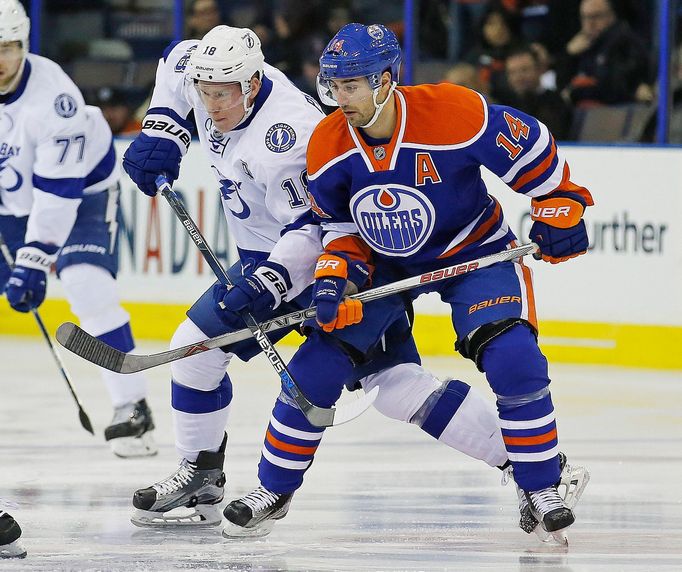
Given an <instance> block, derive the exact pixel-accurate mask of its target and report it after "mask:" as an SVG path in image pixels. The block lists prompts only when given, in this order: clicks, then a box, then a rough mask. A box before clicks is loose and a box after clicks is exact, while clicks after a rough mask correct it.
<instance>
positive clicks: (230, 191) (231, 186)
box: [220, 179, 251, 220]
mask: <svg viewBox="0 0 682 572" xmlns="http://www.w3.org/2000/svg"><path fill="white" fill-rule="evenodd" d="M241 188H242V183H241V181H233V180H231V179H220V195H221V196H222V197H223V200H224V201H225V204H226V206H227V208H228V209H230V212H231V213H232V214H233V215H234V216H236V217H237V218H238V219H241V220H244V219H246V218H249V216H250V215H251V209H250V208H249V205H247V204H246V203H245V202H244V199H242V198H241V197H240V196H239V191H240V190H241ZM233 206H234V207H236V208H237V210H235V209H234V208H232V207H233Z"/></svg>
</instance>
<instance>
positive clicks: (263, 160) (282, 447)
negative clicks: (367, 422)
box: [124, 26, 507, 534]
mask: <svg viewBox="0 0 682 572" xmlns="http://www.w3.org/2000/svg"><path fill="white" fill-rule="evenodd" d="M192 118H193V121H192ZM321 119H322V114H321V112H320V111H319V109H318V107H317V106H316V104H315V102H314V101H313V100H312V99H311V98H309V97H308V96H306V95H304V94H303V93H301V92H300V91H299V90H297V89H296V88H295V87H294V86H293V84H291V82H289V80H288V79H287V78H286V77H285V76H284V75H283V74H282V73H281V72H280V71H278V70H277V69H275V68H273V67H272V66H269V65H268V64H266V63H264V61H263V55H262V52H261V50H260V41H259V40H258V38H257V36H256V35H255V34H254V33H253V32H252V31H251V30H248V29H236V28H230V27H228V26H218V27H216V28H214V29H213V30H211V31H210V32H209V33H208V34H207V35H206V36H205V37H204V38H203V39H202V40H201V41H197V40H187V41H184V42H180V43H178V44H173V45H171V46H170V47H169V48H168V49H167V50H166V51H165V52H164V54H163V57H162V58H161V59H160V61H159V67H158V70H157V76H156V86H155V89H154V93H153V95H152V99H151V106H150V108H149V110H148V112H147V115H146V117H145V119H144V121H143V129H142V133H141V134H140V135H139V136H138V137H137V138H136V139H135V140H134V141H133V143H132V144H131V146H130V147H129V148H128V150H127V151H126V153H125V156H124V168H125V170H126V172H127V173H128V174H129V175H130V176H131V178H132V179H133V181H135V183H136V184H137V185H138V187H139V188H140V189H141V190H142V191H143V192H144V193H146V194H148V195H151V196H153V195H155V194H156V185H155V180H156V177H157V176H158V175H159V174H161V173H163V174H165V175H166V176H167V177H168V178H169V179H170V180H172V181H174V180H176V179H177V178H178V176H179V169H180V163H181V160H182V157H183V156H184V154H185V153H186V152H187V149H188V146H189V144H190V141H191V133H192V132H193V130H194V129H195V125H196V130H197V132H198V137H199V140H200V145H201V147H202V150H203V152H204V153H205V155H206V157H207V158H208V159H209V161H210V163H211V169H212V171H213V173H214V175H215V176H216V179H217V181H218V184H219V186H220V192H221V195H222V201H223V203H222V204H223V209H224V212H225V216H226V218H227V221H228V224H229V227H230V230H231V232H232V234H233V236H234V237H235V241H236V243H237V249H238V253H239V261H238V262H237V263H236V264H234V265H233V266H232V267H231V268H230V269H229V270H228V274H229V275H230V277H231V280H232V281H233V283H234V284H235V286H234V287H233V288H231V289H230V292H229V293H227V294H226V292H225V288H224V287H222V286H220V285H219V284H216V285H214V287H213V288H211V289H209V290H207V291H206V292H205V293H204V294H203V295H202V296H201V297H200V298H199V299H198V300H197V302H195V304H194V305H193V306H192V307H191V308H190V309H189V311H188V312H187V319H186V320H185V321H184V322H183V323H182V324H181V325H180V326H179V327H178V329H177V330H176V332H175V334H174V336H173V339H172V342H171V346H172V347H179V346H183V345H186V344H190V343H194V342H197V341H200V340H203V339H205V338H207V337H212V336H216V335H220V334H223V333H225V332H226V331H231V330H236V329H241V328H243V326H244V323H243V320H242V318H241V317H240V314H239V312H240V311H242V310H243V309H244V308H248V309H249V310H250V311H251V312H252V313H253V314H254V315H255V316H256V318H257V320H259V321H263V320H266V319H269V318H271V317H272V316H273V315H276V314H280V313H287V312H291V311H294V310H297V309H301V308H303V307H307V306H309V304H310V301H311V288H310V284H311V281H312V278H313V272H314V266H315V263H316V260H317V257H318V255H319V253H320V252H321V243H320V236H319V228H318V227H317V226H316V225H314V224H311V222H312V221H311V217H310V216H309V215H310V205H309V202H308V197H307V193H306V184H307V178H306V171H305V150H306V146H307V141H308V138H309V136H310V134H311V132H312V130H313V128H314V127H315V126H316V125H317V123H318V122H319V121H320V120H321ZM218 302H223V303H224V304H225V305H226V306H227V311H225V310H221V309H219V308H218V304H217V303H218ZM401 307H402V306H401ZM402 315H403V319H402V320H397V321H396V322H395V327H393V326H391V328H389V331H387V332H386V338H387V340H388V341H387V350H386V351H381V350H378V351H376V352H375V353H374V359H373V360H372V361H370V362H369V363H366V364H364V365H362V366H359V367H358V368H357V374H356V375H357V378H361V383H362V385H363V387H364V389H365V390H369V389H371V388H373V387H375V386H377V385H378V386H379V387H380V392H379V397H378V399H377V401H376V402H375V406H376V407H377V409H378V410H379V411H381V412H382V413H384V414H385V415H387V416H389V417H392V418H395V419H400V420H402V421H405V422H410V423H413V424H416V425H418V426H419V427H421V428H422V429H423V430H424V431H425V432H426V433H428V434H429V435H431V436H433V437H435V438H436V439H438V440H440V441H442V442H444V443H446V444H448V445H449V446H451V447H453V448H455V449H458V450H460V451H463V452H465V453H466V454H469V455H471V456H473V457H475V458H478V459H482V460H484V461H485V462H486V463H488V464H489V465H491V466H501V465H504V464H505V463H506V461H507V457H506V453H505V452H504V447H503V443H502V440H501V438H500V430H499V427H498V426H497V421H496V414H495V411H494V409H493V408H492V405H491V404H489V403H487V402H486V401H485V400H483V399H482V398H481V396H480V395H479V394H478V393H477V392H476V391H475V390H473V389H472V388H470V387H469V386H468V385H466V384H464V383H462V382H459V381H457V380H449V381H446V382H444V383H442V382H440V381H439V380H437V379H435V378H434V377H433V376H432V375H431V374H430V373H429V372H427V371H425V370H424V369H423V368H421V366H420V365H419V363H420V362H419V356H418V354H417V352H416V348H415V346H414V341H413V339H412V337H411V335H410V333H409V324H408V323H407V320H406V319H405V318H404V308H402ZM286 333H288V331H287V330H285V331H280V332H277V333H275V334H274V335H270V336H269V337H271V339H272V341H273V342H274V341H277V340H279V339H281V337H283V335H285V334H286ZM300 351H301V350H299V352H297V356H298V355H299V353H300ZM259 352H260V348H259V346H258V344H257V343H255V341H253V340H247V341H244V342H240V343H239V344H235V345H232V346H230V347H229V348H224V349H215V350H210V351H208V352H203V353H201V354H199V355H196V356H193V357H190V358H187V359H184V360H181V361H176V362H173V363H172V365H171V374H172V380H171V394H172V407H173V417H174V429H175V442H176V449H177V451H178V454H179V456H180V457H181V461H180V466H179V468H178V469H177V470H176V471H175V472H173V473H172V474H171V475H170V476H168V477H167V478H165V479H163V480H161V481H159V482H157V483H156V484H154V485H152V486H150V487H148V488H144V489H140V490H138V491H136V492H135V494H134V496H133V505H134V506H135V508H136V509H137V511H136V512H135V513H134V515H133V517H132V522H133V523H134V524H136V525H139V526H185V525H187V526H210V525H217V524H219V523H220V521H221V517H220V513H219V511H218V507H217V505H218V503H220V501H221V500H222V499H223V491H224V485H225V475H224V473H223V463H224V458H225V447H226V442H227V435H226V434H225V426H226V423H227V420H228V417H229V412H230V407H231V401H232V390H233V388H232V382H231V380H230V377H229V376H228V374H227V373H226V369H227V366H228V364H229V362H230V360H231V358H232V357H233V356H234V355H237V356H238V357H240V359H242V360H245V361H246V360H249V359H251V358H252V357H253V356H255V355H256V354H258V353H259ZM356 357H357V356H356ZM295 359H296V358H294V360H292V363H293V362H294V361H295ZM325 365H326V370H327V371H333V362H330V363H326V364H325ZM302 370H305V368H302ZM320 371H321V370H318V374H317V375H318V376H319V372H320ZM322 377H324V376H322ZM279 402H281V403H289V404H291V403H293V402H292V401H291V398H289V397H288V396H287V395H286V394H285V393H281V394H280V397H279ZM276 411H277V408H276V409H275V410H274V411H273V417H272V418H271V422H270V425H269V427H268V434H267V436H266V441H265V443H264V447H263V454H264V455H265V457H266V458H267V463H266V464H272V465H276V466H279V467H283V468H288V469H291V473H290V474H291V478H292V479H293V480H298V479H301V478H302V475H303V472H304V471H305V469H306V468H307V467H308V466H309V464H310V461H309V459H308V457H312V452H311V451H314V449H315V448H316V447H317V443H318V442H319V440H320V438H321V436H322V432H320V433H319V435H318V434H316V435H314V436H312V437H311V436H309V435H308V434H307V433H306V435H303V434H302V432H301V431H299V430H298V429H297V427H296V424H297V420H296V419H295V417H296V416H295V415H293V416H289V417H286V416H285V417H278V416H277V415H278V414H277V412H276ZM298 414H299V415H300V411H299V412H298ZM306 439H313V441H312V442H308V443H309V444H310V445H311V446H301V440H306ZM262 465H263V463H262ZM261 468H264V470H265V471H266V472H267V467H261ZM281 492H282V494H279V491H277V490H274V489H270V490H265V489H263V491H260V490H259V491H255V495H253V494H252V496H253V498H256V497H258V496H259V494H260V495H262V498H261V499H260V500H258V499H257V500H254V501H253V503H255V504H252V505H250V506H252V508H253V507H256V506H258V507H259V510H260V513H259V514H258V515H256V514H255V512H256V509H255V508H253V511H254V513H253V514H251V516H254V517H255V518H256V519H258V518H260V516H262V515H266V516H267V515H271V514H272V511H273V510H277V511H278V514H279V515H281V516H284V514H286V510H287V509H288V506H289V503H290V500H291V495H290V494H286V491H281ZM249 498H251V497H249ZM263 499H264V500H263ZM246 502H247V503H248V502H249V499H247V501H246ZM233 504H234V503H233ZM231 516H232V513H230V515H228V514H227V513H226V517H227V518H228V520H229V519H230V518H231ZM281 516H280V517H281ZM247 520H248V518H247ZM233 524H234V523H230V525H233ZM271 524H272V523H271V522H270V523H267V524H266V526H268V525H269V526H270V528H271ZM237 526H238V527H239V526H241V524H239V523H238V524H237ZM247 532H248V531H247ZM250 532H258V533H260V534H262V533H263V532H264V530H263V527H253V526H252V527H250ZM265 533H267V530H266V531H265Z"/></svg>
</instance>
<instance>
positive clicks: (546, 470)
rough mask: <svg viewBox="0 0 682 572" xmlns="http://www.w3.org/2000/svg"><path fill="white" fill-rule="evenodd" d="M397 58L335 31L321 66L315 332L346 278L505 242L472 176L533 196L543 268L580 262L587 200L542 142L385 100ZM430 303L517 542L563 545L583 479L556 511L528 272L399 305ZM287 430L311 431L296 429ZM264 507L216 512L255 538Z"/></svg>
mask: <svg viewBox="0 0 682 572" xmlns="http://www.w3.org/2000/svg"><path fill="white" fill-rule="evenodd" d="M400 60H401V50H400V46H399V44H398V42H397V40H396V38H395V35H394V34H393V33H392V32H391V31H390V30H388V29H387V28H385V27H384V26H381V25H372V26H363V25H360V24H349V25H347V26H345V27H344V28H342V29H341V30H340V31H339V32H338V34H337V35H336V36H335V37H334V38H333V39H332V40H331V42H330V43H329V45H328V46H327V48H326V49H325V51H324V53H323V55H322V57H321V59H320V75H319V78H320V82H319V83H320V95H321V96H322V97H324V98H325V99H324V101H325V103H327V104H335V105H338V106H339V107H340V109H339V110H337V111H335V112H334V113H332V114H331V115H329V116H328V117H326V118H325V119H324V120H323V121H322V122H320V123H319V124H318V126H317V127H316V128H315V131H314V133H313V135H312V137H311V140H310V143H309V146H308V152H307V166H308V178H309V188H308V190H309V192H310V196H311V201H312V205H313V206H312V208H313V212H314V213H315V216H316V218H317V220H318V222H319V223H320V224H321V226H322V231H323V244H324V247H325V253H324V254H323V255H322V256H321V257H320V259H319V262H318V265H317V271H316V278H317V280H316V282H315V287H314V300H315V303H316V305H317V319H318V321H319V324H320V325H321V326H322V327H323V328H324V329H325V331H332V330H333V328H334V327H335V325H336V324H337V321H338V320H339V316H340V314H339V313H338V311H337V308H338V307H339V304H343V303H344V296H345V294H346V293H347V290H346V288H347V286H348V283H349V282H350V281H355V279H354V278H352V274H351V272H352V271H353V269H355V268H357V267H358V266H360V267H362V268H364V269H365V270H366V271H367V274H368V275H371V274H372V270H373V279H374V281H375V283H376V281H377V280H386V279H387V277H390V278H391V279H394V280H395V279H400V278H404V277H407V276H411V275H416V274H420V273H423V272H426V271H429V270H435V269H438V268H441V267H443V266H444V265H446V264H456V263H458V262H460V261H465V260H469V259H474V258H478V257H480V256H483V255H486V254H491V253H493V252H497V251H500V250H503V249H505V248H508V247H509V246H510V245H512V244H513V243H514V240H515V237H514V235H513V233H512V231H511V230H510V228H509V226H508V225H507V223H506V222H505V220H504V217H503V215H502V209H501V206H500V204H499V203H498V202H497V200H495V199H494V198H493V197H492V196H491V195H489V194H488V193H487V191H486V187H485V184H484V183H483V181H482V179H481V172H480V171H481V166H486V167H487V168H489V169H490V170H491V171H493V172H494V173H495V174H497V175H498V176H499V177H500V178H501V179H502V180H503V181H505V182H506V183H507V184H508V185H509V186H510V187H511V188H512V189H514V190H515V191H517V192H519V193H522V194H525V195H526V196H528V197H529V198H531V206H532V209H531V216H532V219H533V221H534V223H533V226H532V228H531V231H530V237H531V239H532V240H533V241H535V242H537V243H538V245H539V246H540V252H541V257H542V258H543V259H544V260H546V261H548V262H551V263H558V262H563V261H565V260H567V259H569V258H572V257H575V256H577V255H579V254H582V253H584V252H585V251H586V250H587V244H588V241H587V234H586V231H585V224H584V222H583V220H582V213H583V211H584V209H585V207H586V206H589V205H591V204H592V197H591V196H590V193H589V192H588V191H587V189H585V188H583V187H580V186H578V185H575V184H573V183H572V182H571V181H570V172H569V169H568V165H567V163H566V161H565V160H564V158H563V156H562V154H561V151H560V150H558V149H557V146H556V143H555V141H554V139H553V137H552V136H551V134H550V133H549V132H548V130H547V128H546V127H545V126H544V125H542V124H541V123H539V122H538V121H537V120H536V119H534V118H532V117H530V116H527V115H525V114H523V113H521V112H519V111H517V110H515V109H512V108H508V107H501V106H495V105H489V104H488V103H487V102H486V101H485V99H484V98H483V97H482V96H481V95H479V94H478V93H476V92H474V91H471V90H469V89H465V88H462V87H458V86H453V85H449V84H441V85H423V86H415V87H397V81H398V72H399V67H400ZM355 274H356V275H357V272H355ZM357 285H358V286H360V287H362V286H363V284H362V283H360V284H357ZM432 291H433V292H438V294H439V295H440V297H441V299H442V300H443V301H444V302H446V303H448V304H450V305H451V307H452V319H453V325H454V328H455V331H456V334H457V344H456V348H457V349H458V350H459V351H460V353H461V354H462V355H463V356H465V357H467V358H470V359H471V360H473V361H474V363H475V364H476V365H477V367H478V368H479V369H480V370H481V371H483V372H485V374H486V377H487V379H488V381H489V383H490V386H491V388H492V389H493V392H494V393H495V396H496V398H497V409H498V414H499V421H500V425H501V428H502V434H503V437H504V443H505V447H506V449H507V453H508V456H509V459H510V461H511V463H512V465H513V476H514V479H515V481H516V484H517V486H518V491H519V504H520V507H519V508H520V511H521V515H522V518H521V521H520V525H521V528H523V529H524V530H525V531H526V532H531V531H533V530H535V531H536V532H537V533H538V535H539V536H541V537H543V538H545V537H549V536H554V537H555V538H556V539H557V540H560V541H563V540H565V536H564V531H565V530H566V528H567V527H569V526H570V525H571V524H572V523H573V522H574V514H573V512H572V510H571V508H572V506H573V504H574V503H575V502H576V501H577V498H578V497H579V494H580V492H581V491H582V488H584V486H585V484H586V483H587V479H588V478H589V475H588V473H587V472H586V471H584V470H581V471H580V478H579V479H577V480H576V482H575V483H574V485H577V486H576V488H575V490H576V491H577V494H575V495H570V494H569V495H568V496H564V497H563V498H562V495H561V494H560V491H559V490H558V487H557V484H558V483H559V480H560V474H561V466H562V464H563V462H564V459H563V457H562V456H561V455H560V453H559V449H558V440H557V429H556V422H555V416H554V407H553V405H552V400H551V396H550V392H549V387H548V386H549V376H548V371H547V361H546V359H545V357H544V356H543V355H542V353H541V352H540V349H539V347H538V345H537V321H536V317H535V308H534V299H533V285H532V277H531V273H530V269H529V268H528V267H526V266H525V265H523V263H522V261H521V260H516V261H514V262H506V263H498V264H496V265H493V266H491V267H489V268H485V269H482V270H480V271H477V272H474V273H471V274H464V275H462V276H459V277H456V278H453V279H451V280H449V281H445V282H439V283H437V284H435V285H432V286H425V287H422V288H419V289H416V290H414V291H412V292H410V294H411V296H412V297H417V296H418V295H420V294H421V293H424V292H432ZM373 304H374V302H370V303H369V304H367V305H366V306H365V307H364V310H365V312H370V311H371V310H372V305H373ZM357 316H358V318H361V321H360V322H359V324H358V325H360V326H362V324H363V323H365V321H366V320H367V317H362V311H358V312H357ZM352 323H353V322H352V321H351V324H352ZM370 323H371V318H370ZM346 326H348V324H346ZM354 327H356V326H353V325H350V327H346V329H344V330H342V332H344V331H347V330H352V329H353V328H354ZM307 389H308V388H307V387H306V386H305V385H304V384H303V390H304V391H306V390H307ZM318 391H320V392H321V391H322V390H320V389H319V388H318ZM327 391H328V394H326V395H321V396H320V397H319V398H320V399H326V400H327V401H326V403H327V404H329V403H333V400H334V397H335V396H338V392H337V391H336V390H335V389H334V388H333V384H331V383H330V384H329V385H328V387H327ZM298 430H299V431H301V432H302V434H307V433H306V432H310V431H314V430H315V429H314V427H312V425H310V424H308V425H306V424H305V423H301V424H300V425H299V426H298ZM306 438H308V439H311V438H312V437H306ZM267 465H268V458H267V455H265V451H264V456H263V458H262V459H261V471H260V472H259V476H260V478H261V483H262V484H265V485H266V488H267V489H269V490H270V491H277V492H282V491H287V492H288V493H289V494H291V493H292V492H293V490H295V488H296V487H295V486H293V483H292V480H291V478H290V476H289V475H288V474H287V471H285V470H283V469H282V468H281V467H276V466H269V467H268V470H267V471H266V470H264V469H263V468H264V467H266V466H267ZM298 484H300V481H298ZM564 492H565V491H564ZM266 504H267V501H266V499H265V496H264V495H261V498H260V499H259V498H255V497H254V498H251V499H249V498H248V496H247V497H245V499H241V500H237V501H233V502H232V503H230V505H228V507H227V509H226V511H225V514H226V516H227V515H228V512H230V513H232V514H233V515H235V516H233V517H230V516H228V520H230V521H232V522H233V523H235V522H237V523H238V524H241V527H242V529H246V528H248V527H250V526H253V525H254V523H252V522H249V521H248V519H240V518H239V516H240V515H242V514H247V515H248V514H250V513H251V512H253V513H258V515H259V516H260V517H261V518H262V519H264V520H268V519H270V520H274V519H278V518H281V517H282V516H284V514H285V512H284V513H283V512H282V511H281V510H280V511H276V510H271V511H269V512H268V511H267V510H262V506H263V505H266ZM253 507H257V510H256V509H254V508H253ZM244 532H246V531H245V530H244Z"/></svg>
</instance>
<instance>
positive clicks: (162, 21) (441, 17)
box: [44, 0, 682, 143]
mask: <svg viewBox="0 0 682 572" xmlns="http://www.w3.org/2000/svg"><path fill="white" fill-rule="evenodd" d="M657 5H658V1H657V0H420V2H419V3H418V6H419V13H418V21H419V25H418V29H417V34H416V38H415V39H416V44H417V46H418V59H417V63H416V64H415V74H414V75H415V81H416V82H420V83H421V82H440V81H448V82H452V83H457V84H460V85H465V86H467V87H471V88H472V89H475V90H477V91H479V92H481V93H482V94H484V95H485V96H486V98H488V99H489V100H490V101H492V102H496V103H500V104H505V105H511V106H513V107H516V108H518V109H521V110H522V111H525V112H527V113H530V114H532V115H535V116H536V117H538V118H539V119H540V120H541V121H543V122H544V123H545V124H547V126H548V127H549V128H550V130H551V131H552V132H553V133H554V134H555V136H556V137H557V138H558V139H560V140H590V139H594V138H596V139H597V140H629V141H652V140H653V138H654V135H655V129H654V127H653V126H654V125H655V113H656V101H657V89H658V86H657V83H656V79H657V75H656V72H657V70H656V65H657V22H656V6H657ZM49 6H50V10H51V11H53V12H54V13H55V14H59V15H60V16H61V17H65V18H66V17H69V16H70V17H71V18H74V17H76V18H80V19H81V20H83V13H85V12H88V11H90V12H94V11H97V12H98V14H99V15H100V20H101V23H99V24H98V26H94V25H93V26H90V27H89V28H88V30H89V33H84V34H83V35H82V36H79V38H78V40H79V41H80V42H81V44H79V42H78V41H74V40H73V38H70V39H69V41H61V42H59V41H56V42H55V41H52V42H49V45H50V46H52V49H53V50H58V52H59V53H49V54H47V55H49V56H50V57H53V58H55V59H57V60H58V61H60V62H61V63H63V64H64V65H65V66H66V68H67V70H71V72H72V75H73V76H74V79H75V80H76V82H77V83H79V84H80V85H81V87H82V88H83V89H84V91H85V92H86V94H88V96H89V98H90V100H91V101H93V102H94V103H97V104H98V105H100V106H102V107H103V109H104V110H105V114H106V116H107V118H108V119H109V120H110V122H111V124H112V128H114V129H115V133H117V134H129V133H134V131H135V129H137V128H139V115H140V111H139V110H138V111H137V112H136V108H138V107H139V108H140V109H141V112H142V113H143V111H144V106H145V104H144V98H145V96H146V95H147V94H148V93H149V89H150V86H151V85H152V84H153V80H154V69H155V66H156V61H157V58H158V55H159V54H160V53H161V51H163V47H164V45H165V44H166V43H168V42H169V41H170V39H171V38H172V32H173V30H172V10H173V2H172V1H170V0H101V1H97V0H88V1H85V0H68V1H67V0H51V2H50V3H49ZM102 15H103V17H102ZM677 20H678V21H682V18H677ZM351 21H361V22H364V23H370V22H381V23H385V24H386V25H388V26H389V27H391V28H392V29H393V30H394V31H395V32H396V33H397V34H398V36H399V37H400V38H402V39H404V38H403V36H404V33H405V25H404V20H403V6H402V2H385V1H384V0H337V1H334V2H329V1H328V0H306V1H305V2H302V1H299V0H250V1H249V2H236V1H232V0H187V2H186V12H185V24H186V25H185V37H187V38H200V37H202V36H203V35H204V34H205V33H206V32H207V31H208V30H210V29H211V28H213V27H214V26H216V25H218V24H221V23H225V24H229V25H232V26H240V27H250V28H252V29H253V30H254V31H256V33H257V34H258V35H259V37H260V38H261V41H262V44H263V51H264V53H265V56H266V61H268V62H269V63H270V64H272V65H275V66H277V67H278V68H280V69H281V70H283V71H284V72H285V73H287V74H288V75H289V76H290V77H291V78H292V79H293V81H295V83H296V84H297V85H298V86H299V87H300V88H301V89H302V90H303V91H305V92H307V93H309V94H310V95H312V96H314V97H316V96H317V94H316V89H315V78H316V75H317V71H318V62H317V60H318V57H319V54H320V53H321V51H322V49H323V48H324V46H325V45H326V43H327V41H328V40H329V38H330V37H331V36H332V35H333V34H334V33H335V31H336V30H338V29H339V28H340V27H341V26H342V25H344V24H346V23H348V22H351ZM98 22H99V20H98ZM84 23H85V24H87V20H86V21H84ZM56 28H57V30H56V31H55V30H52V32H51V33H52V36H50V34H49V33H48V38H47V39H48V40H50V39H52V40H58V39H59V38H58V35H59V34H58V28H59V25H58V24H57V26H56ZM93 28H94V29H93ZM102 38H104V39H102ZM44 45H45V46H47V45H48V42H44ZM681 52H682V48H678V49H676V50H675V53H674V54H673V65H672V68H671V80H672V82H673V86H674V87H675V91H674V93H673V94H672V101H673V104H674V105H675V106H676V107H678V115H682V113H680V112H679V108H680V107H682V63H680V57H679V56H680V53H681ZM93 60H94V61H95V62H96V63H97V64H98V66H97V68H96V70H94V69H92V66H90V67H88V63H92V61H93ZM104 60H106V62H105V61H104ZM111 60H115V62H114V63H115V64H118V67H116V68H114V67H113V66H112V67H111V68H107V67H106V65H104V64H105V63H108V64H111ZM102 66H104V67H102ZM105 68H106V70H107V71H102V70H104V69H105ZM114 71H116V73H114ZM98 72H99V74H98ZM136 115H137V120H136V119H135V118H136ZM605 117H607V118H610V119H609V120H607V121H605V120H604V118H605ZM599 121H601V122H602V123H604V124H605V125H608V126H610V131H609V130H604V129H602V130H599V129H595V128H594V126H590V125H589V123H590V122H592V123H594V122H599ZM678 124H679V125H678ZM671 141H672V142H677V143H682V116H680V117H677V116H676V115H675V113H673V116H672V120H671Z"/></svg>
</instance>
